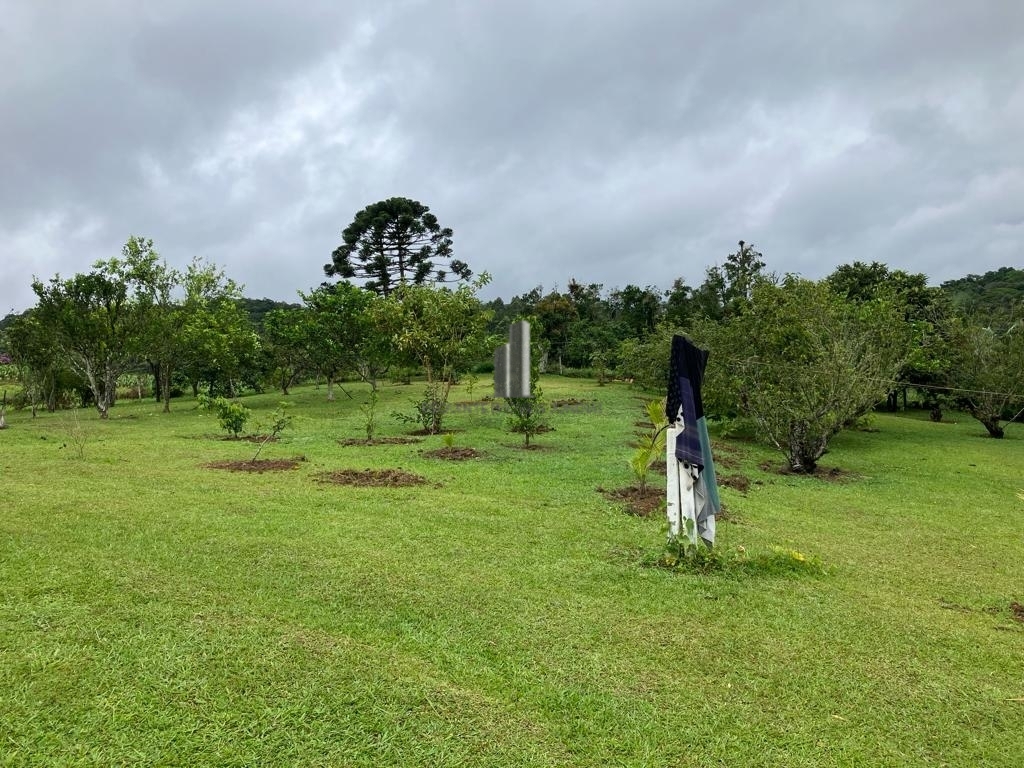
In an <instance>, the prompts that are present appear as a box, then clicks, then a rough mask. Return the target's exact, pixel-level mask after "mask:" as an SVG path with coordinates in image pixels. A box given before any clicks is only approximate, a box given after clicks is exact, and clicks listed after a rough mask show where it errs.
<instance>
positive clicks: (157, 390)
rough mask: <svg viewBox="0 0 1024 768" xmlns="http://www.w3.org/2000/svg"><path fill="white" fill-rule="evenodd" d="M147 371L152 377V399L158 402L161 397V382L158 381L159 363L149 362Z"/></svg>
mask: <svg viewBox="0 0 1024 768" xmlns="http://www.w3.org/2000/svg"><path fill="white" fill-rule="evenodd" d="M149 373H150V375H151V376H152V377H153V399H154V400H156V401H157V402H158V403H159V402H160V401H161V400H162V399H163V391H162V389H161V386H162V383H161V381H160V364H159V363H154V362H152V361H150V362H149Z"/></svg>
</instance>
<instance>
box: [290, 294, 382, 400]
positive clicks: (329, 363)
mask: <svg viewBox="0 0 1024 768" xmlns="http://www.w3.org/2000/svg"><path fill="white" fill-rule="evenodd" d="M302 300H303V302H304V303H305V305H306V307H307V308H308V310H309V312H308V332H309V339H308V341H307V352H308V354H309V356H310V359H311V360H312V362H313V364H314V365H315V366H316V367H317V369H318V370H319V371H320V372H321V373H322V374H323V375H324V376H325V378H326V379H327V399H328V400H333V399H334V390H333V382H334V381H335V379H336V378H337V377H338V376H339V375H340V374H341V373H342V372H343V371H347V370H351V371H355V372H356V373H357V374H358V375H359V377H360V378H361V379H363V380H364V381H366V382H367V383H368V384H369V385H370V387H371V389H373V390H376V389H377V381H378V379H379V378H380V377H381V376H383V375H385V374H386V373H387V370H388V368H389V367H390V365H391V361H392V359H393V358H394V356H395V351H394V348H393V346H392V342H391V337H392V335H393V333H392V329H391V328H390V326H389V323H390V322H391V318H390V317H389V315H388V312H387V310H386V308H385V307H384V305H385V304H386V302H387V300H386V299H384V298H383V297H381V296H378V295H376V294H373V293H371V292H369V291H364V290H362V289H361V288H357V287H356V286H354V285H352V284H351V283H347V282H340V283H335V284H333V285H331V284H324V285H321V286H320V287H318V288H316V289H315V290H313V291H311V292H310V293H308V294H302Z"/></svg>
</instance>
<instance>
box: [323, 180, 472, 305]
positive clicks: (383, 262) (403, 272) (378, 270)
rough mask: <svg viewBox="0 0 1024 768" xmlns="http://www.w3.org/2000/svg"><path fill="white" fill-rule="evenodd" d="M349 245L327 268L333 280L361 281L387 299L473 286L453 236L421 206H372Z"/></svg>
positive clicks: (399, 200) (351, 232) (347, 236)
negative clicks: (413, 290) (451, 282)
mask: <svg viewBox="0 0 1024 768" xmlns="http://www.w3.org/2000/svg"><path fill="white" fill-rule="evenodd" d="M342 239H343V241H344V242H343V243H342V244H341V245H340V246H338V248H336V249H335V251H334V253H333V254H332V255H331V263H330V264H326V265H324V272H325V273H326V274H327V275H328V276H329V277H342V278H353V277H357V278H361V279H365V280H366V281H367V282H366V284H365V287H366V288H367V289H368V290H371V291H375V292H376V293H379V294H381V295H383V296H389V295H391V293H392V291H394V290H395V288H396V287H398V286H399V285H406V284H412V285H420V284H422V283H424V282H427V281H431V280H432V281H435V282H444V281H446V280H447V279H449V277H450V276H453V277H454V279H461V280H468V279H469V277H470V276H471V275H472V272H471V271H470V269H469V266H468V265H467V264H466V263H465V262H464V261H459V260H458V259H454V258H452V230H451V229H450V228H448V227H443V228H442V227H441V225H440V224H439V223H438V221H437V217H436V216H434V214H432V213H431V212H430V209H429V208H428V207H427V206H425V205H423V204H422V203H421V202H419V201H418V200H410V199H408V198H406V197H392V198H389V199H387V200H381V201H380V202H377V203H374V204H373V205H368V206H367V207H366V208H364V209H363V210H361V211H359V213H357V214H356V216H355V219H354V220H353V221H352V223H351V224H349V225H348V226H347V227H346V228H345V230H344V231H343V232H342Z"/></svg>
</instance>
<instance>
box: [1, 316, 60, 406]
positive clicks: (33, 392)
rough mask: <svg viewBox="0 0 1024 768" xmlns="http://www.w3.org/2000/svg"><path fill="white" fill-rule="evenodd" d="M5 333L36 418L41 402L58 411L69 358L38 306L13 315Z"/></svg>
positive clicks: (7, 344) (8, 346) (12, 357)
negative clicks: (40, 316)
mask: <svg viewBox="0 0 1024 768" xmlns="http://www.w3.org/2000/svg"><path fill="white" fill-rule="evenodd" d="M4 337H5V344H6V348H7V349H8V350H9V352H10V355H11V359H12V362H13V363H14V365H15V366H16V367H17V369H18V375H19V378H20V380H21V385H22V389H23V391H24V394H25V397H26V399H27V400H28V405H29V406H30V407H31V409H32V416H33V418H34V417H35V415H36V412H37V410H38V408H39V406H40V405H44V406H45V408H46V409H47V410H48V411H50V412H53V411H55V410H56V409H57V402H58V400H59V399H60V394H61V389H62V387H61V380H62V372H63V371H64V370H65V368H66V360H65V357H64V353H63V351H62V350H61V348H60V345H59V343H58V341H57V338H56V337H55V335H54V334H53V333H52V332H51V331H50V329H49V328H48V327H47V326H46V325H45V324H44V323H42V322H41V320H40V318H39V316H38V310H37V309H30V310H28V311H27V312H24V313H22V314H21V315H19V316H17V317H12V318H11V320H10V322H9V323H8V325H7V327H6V329H5V331H4Z"/></svg>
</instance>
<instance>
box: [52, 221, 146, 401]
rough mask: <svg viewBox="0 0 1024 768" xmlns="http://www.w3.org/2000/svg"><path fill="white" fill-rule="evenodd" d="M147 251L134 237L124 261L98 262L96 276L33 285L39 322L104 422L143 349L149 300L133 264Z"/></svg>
mask: <svg viewBox="0 0 1024 768" xmlns="http://www.w3.org/2000/svg"><path fill="white" fill-rule="evenodd" d="M146 249H149V250H151V249H152V241H145V240H143V239H142V238H137V237H134V236H133V237H131V238H129V239H128V242H127V243H126V244H125V246H124V248H123V249H122V258H121V259H111V260H109V261H98V262H96V264H95V265H94V266H93V271H91V272H89V273H87V274H77V275H75V276H74V277H72V278H70V279H67V280H62V279H61V278H60V276H59V275H58V276H56V277H54V278H52V279H51V280H50V282H49V283H43V282H41V281H40V280H38V279H36V280H34V281H33V283H32V290H33V291H35V293H36V296H37V297H38V300H39V303H38V311H39V319H40V321H41V322H42V323H44V324H45V325H46V326H47V327H48V329H49V331H50V332H51V333H52V334H53V336H54V338H55V339H56V341H57V344H58V345H59V347H60V348H61V349H62V351H63V352H64V354H65V355H66V357H67V359H68V361H69V363H70V365H71V367H72V368H73V369H74V370H75V371H76V372H78V373H79V374H81V376H82V377H83V378H84V379H85V380H86V382H87V383H88V386H89V390H90V392H91V393H92V395H93V399H94V400H95V403H96V409H97V411H98V412H99V415H100V418H101V419H106V418H108V416H109V412H110V408H111V406H112V405H113V404H114V400H115V397H116V393H117V378H118V376H119V375H120V374H121V373H122V372H124V371H125V370H126V368H127V367H128V365H129V363H130V361H131V360H132V357H133V355H137V354H138V353H139V352H140V350H141V348H142V346H143V342H142V339H143V336H144V334H143V328H144V312H143V306H144V304H145V299H144V297H143V292H141V291H140V290H139V281H138V276H137V275H135V274H134V273H133V272H132V270H131V263H130V262H131V258H132V254H133V253H134V252H135V251H139V250H146Z"/></svg>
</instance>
